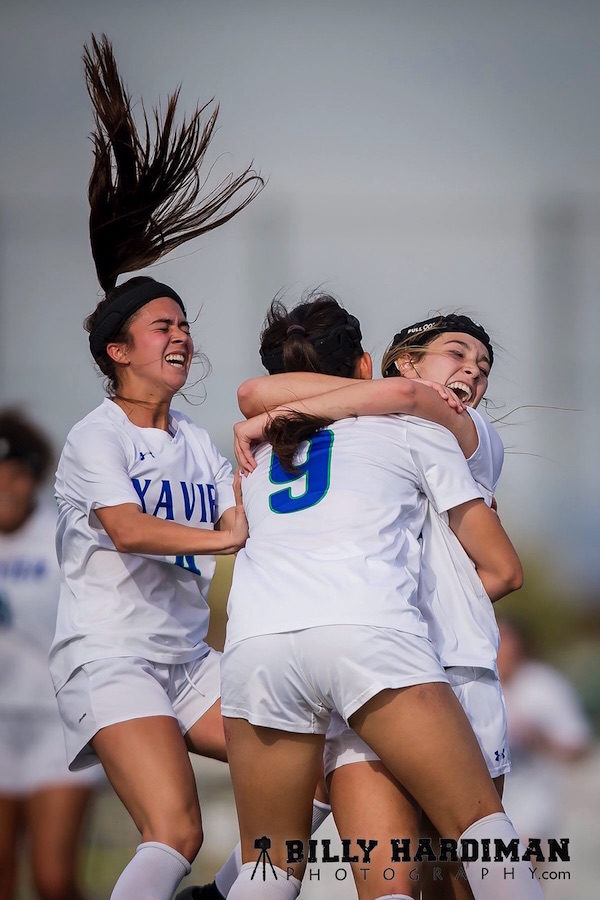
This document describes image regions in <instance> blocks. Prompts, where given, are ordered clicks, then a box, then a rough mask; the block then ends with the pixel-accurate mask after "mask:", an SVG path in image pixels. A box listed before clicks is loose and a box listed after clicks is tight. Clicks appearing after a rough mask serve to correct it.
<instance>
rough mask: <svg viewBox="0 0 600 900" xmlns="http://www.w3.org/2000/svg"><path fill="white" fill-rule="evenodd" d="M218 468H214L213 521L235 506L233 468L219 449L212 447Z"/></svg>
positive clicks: (216, 520)
mask: <svg viewBox="0 0 600 900" xmlns="http://www.w3.org/2000/svg"><path fill="white" fill-rule="evenodd" d="M214 450H215V455H216V459H215V462H216V463H217V466H218V468H216V469H215V488H216V489H217V496H216V501H217V510H216V514H215V522H218V521H219V519H220V518H221V516H222V515H223V513H224V512H226V511H227V510H228V509H231V507H232V506H235V497H234V495H233V469H232V468H231V463H230V462H229V460H228V459H226V458H225V457H224V456H221V454H220V453H219V451H218V450H217V449H216V447H215V448H214Z"/></svg>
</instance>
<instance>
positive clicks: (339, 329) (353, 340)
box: [260, 310, 362, 377]
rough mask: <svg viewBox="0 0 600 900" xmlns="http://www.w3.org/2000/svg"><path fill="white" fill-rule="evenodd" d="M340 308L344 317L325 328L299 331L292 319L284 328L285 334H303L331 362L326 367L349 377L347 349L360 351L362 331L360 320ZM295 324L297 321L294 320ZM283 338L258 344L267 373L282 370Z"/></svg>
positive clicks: (297, 335)
mask: <svg viewBox="0 0 600 900" xmlns="http://www.w3.org/2000/svg"><path fill="white" fill-rule="evenodd" d="M340 311H341V312H342V313H344V319H343V320H342V321H339V322H336V323H335V324H334V325H331V326H330V327H329V328H327V329H326V330H325V331H322V332H319V333H318V334H309V333H306V334H302V335H301V334H300V332H299V329H298V328H297V326H296V323H294V324H293V325H290V327H289V328H288V334H287V337H300V336H301V337H304V338H306V340H307V341H310V343H311V344H312V345H313V347H314V348H315V350H316V352H317V353H318V355H319V357H320V358H321V359H323V360H327V361H328V362H330V363H333V366H332V365H329V366H328V368H329V369H331V368H335V369H337V371H338V373H339V374H340V375H342V376H346V377H350V376H351V375H352V367H351V366H349V364H348V353H349V352H352V351H353V350H360V351H361V352H362V347H361V340H362V334H361V332H360V322H359V321H358V319H357V318H356V316H352V315H350V313H347V312H346V310H340ZM299 325H300V323H298V326H299ZM300 327H303V326H300ZM292 329H293V330H292ZM294 332H296V333H294ZM286 339H287V338H284V341H282V342H281V343H280V344H278V345H277V346H276V347H268V348H266V349H264V348H263V347H261V348H260V358H261V360H262V364H263V366H264V367H265V369H266V370H267V371H268V372H269V373H270V374H271V375H280V374H281V373H282V372H285V371H286V370H285V369H284V366H283V343H284V342H285V340H286Z"/></svg>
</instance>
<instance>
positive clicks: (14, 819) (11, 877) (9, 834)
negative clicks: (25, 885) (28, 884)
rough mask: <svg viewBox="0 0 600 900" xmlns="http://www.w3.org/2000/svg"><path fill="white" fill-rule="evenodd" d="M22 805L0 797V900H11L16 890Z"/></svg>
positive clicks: (12, 798) (19, 801) (15, 799)
mask: <svg viewBox="0 0 600 900" xmlns="http://www.w3.org/2000/svg"><path fill="white" fill-rule="evenodd" d="M22 812H23V803H22V801H21V800H20V799H18V798H16V797H9V796H6V795H3V796H0V900H13V898H14V896H15V889H16V879H17V872H16V864H17V843H18V837H19V831H20V828H21V824H22V821H21V820H22Z"/></svg>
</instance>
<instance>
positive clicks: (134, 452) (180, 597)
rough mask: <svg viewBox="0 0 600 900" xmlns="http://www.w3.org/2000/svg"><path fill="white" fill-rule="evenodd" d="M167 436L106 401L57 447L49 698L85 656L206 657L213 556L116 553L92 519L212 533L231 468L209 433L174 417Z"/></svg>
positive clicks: (227, 503)
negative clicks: (128, 519)
mask: <svg viewBox="0 0 600 900" xmlns="http://www.w3.org/2000/svg"><path fill="white" fill-rule="evenodd" d="M171 428H172V431H173V436H171V435H170V434H168V433H167V432H166V431H162V430H160V429H157V428H138V427H137V426H136V425H133V424H132V423H131V422H130V421H129V419H128V418H127V416H126V415H125V413H124V412H123V411H122V410H121V409H120V407H119V406H117V404H116V403H113V402H112V401H111V400H108V399H107V400H105V401H104V403H102V404H101V406H99V407H98V408H97V409H95V410H94V411H93V412H91V413H90V414H89V415H88V416H86V418H85V419H83V420H82V421H81V422H79V423H78V424H77V425H75V427H74V428H73V429H72V430H71V432H70V434H69V436H68V438H67V442H66V444H65V447H64V450H63V452H62V455H61V458H60V462H59V466H58V471H57V474H56V497H57V500H58V511H59V512H58V530H57V536H56V545H57V552H58V558H59V563H60V567H61V586H60V601H59V610H58V621H57V627H56V635H55V639H54V643H53V646H52V650H51V655H50V663H51V670H52V676H53V679H54V685H55V688H56V690H58V689H59V688H60V687H62V685H64V683H65V682H66V681H67V679H68V678H69V676H70V675H71V673H72V672H73V671H74V670H75V669H76V668H77V667H78V666H80V665H82V664H83V663H86V662H90V661H91V660H93V659H100V658H103V657H110V656H141V657H143V658H145V659H150V660H154V661H156V662H166V663H182V662H187V661H188V660H191V659H194V658H196V657H197V656H199V655H201V653H202V652H204V648H205V644H204V638H205V636H206V631H207V627H208V617H209V610H208V606H207V604H206V596H207V593H208V589H209V585H210V581H211V579H212V576H213V573H214V569H215V559H214V556H204V555H201V556H200V555H199V556H177V557H174V556H150V555H137V554H132V553H119V552H117V551H116V550H115V547H114V544H113V543H112V541H111V540H110V538H109V537H108V535H107V534H106V532H105V531H104V529H103V528H102V526H101V525H100V521H99V519H98V517H97V516H96V513H95V510H96V509H99V508H102V507H106V506H117V505H119V504H122V503H136V504H137V505H138V506H139V507H141V509H142V511H143V512H145V513H148V514H149V515H153V516H156V517H158V518H162V519H168V520H172V521H175V522H179V523H182V524H188V525H190V526H194V527H198V528H208V529H212V528H213V527H214V523H215V522H216V521H217V520H218V519H219V517H220V516H221V515H222V514H223V513H224V512H225V510H227V509H228V508H229V507H231V506H233V505H234V503H235V501H234V497H233V489H232V471H231V466H230V464H229V462H228V461H227V460H226V459H225V458H224V457H223V456H221V455H220V453H219V452H218V451H217V449H216V448H215V446H214V444H213V443H212V441H211V439H210V437H209V435H208V433H207V432H206V431H205V430H204V429H203V428H198V427H197V426H196V425H194V424H193V422H191V421H190V419H188V418H187V417H186V416H184V415H182V414H181V413H177V412H171Z"/></svg>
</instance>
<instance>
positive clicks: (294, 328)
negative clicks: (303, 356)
mask: <svg viewBox="0 0 600 900" xmlns="http://www.w3.org/2000/svg"><path fill="white" fill-rule="evenodd" d="M293 334H300V335H302V336H304V335H305V334H306V329H305V327H304V325H290V326H289V327H288V330H287V331H286V333H285V336H286V337H291V336H292V335H293Z"/></svg>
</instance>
